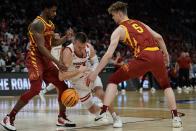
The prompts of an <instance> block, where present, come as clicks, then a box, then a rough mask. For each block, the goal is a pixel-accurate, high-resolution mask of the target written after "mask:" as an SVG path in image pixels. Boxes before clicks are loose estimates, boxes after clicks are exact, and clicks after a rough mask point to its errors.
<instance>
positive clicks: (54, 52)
mask: <svg viewBox="0 0 196 131" xmlns="http://www.w3.org/2000/svg"><path fill="white" fill-rule="evenodd" d="M66 36H67V42H66V43H64V44H65V45H68V44H67V43H69V44H70V43H71V41H72V40H73V37H74V30H73V29H72V28H68V29H67V30H66ZM55 38H56V39H58V38H60V35H59V34H58V33H55ZM63 46H64V45H63ZM61 48H62V45H59V46H56V47H53V48H52V50H51V54H52V55H53V56H54V57H55V58H56V59H57V60H59V57H60V51H61ZM65 82H66V84H67V85H68V87H70V85H71V83H70V82H69V81H65ZM53 89H55V86H54V85H53V84H52V83H50V84H49V85H48V86H47V87H46V88H44V89H43V90H41V91H40V93H39V96H40V98H41V100H42V101H43V102H45V97H44V96H45V94H46V93H47V92H49V91H51V90H53Z"/></svg>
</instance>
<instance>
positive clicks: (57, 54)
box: [51, 45, 62, 60]
mask: <svg viewBox="0 0 196 131" xmlns="http://www.w3.org/2000/svg"><path fill="white" fill-rule="evenodd" d="M61 48H62V46H61V45H59V46H55V47H53V48H52V50H51V54H52V56H54V57H55V58H56V59H57V60H59V58H60V52H61Z"/></svg>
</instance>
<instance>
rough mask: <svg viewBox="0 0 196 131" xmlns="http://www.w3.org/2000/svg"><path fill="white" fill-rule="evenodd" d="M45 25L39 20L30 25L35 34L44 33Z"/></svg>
mask: <svg viewBox="0 0 196 131" xmlns="http://www.w3.org/2000/svg"><path fill="white" fill-rule="evenodd" d="M44 28H45V27H44V24H43V22H42V21H41V20H39V19H34V20H33V22H32V23H31V24H30V29H31V30H32V31H35V32H39V33H40V32H43V31H44Z"/></svg>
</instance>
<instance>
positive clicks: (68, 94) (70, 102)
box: [61, 88, 79, 107]
mask: <svg viewBox="0 0 196 131" xmlns="http://www.w3.org/2000/svg"><path fill="white" fill-rule="evenodd" d="M61 101H62V103H63V105H64V106H66V107H73V106H75V105H76V104H77V103H78V101H79V94H78V92H77V91H76V89H74V88H69V89H67V90H65V91H64V92H63V93H62V95H61Z"/></svg>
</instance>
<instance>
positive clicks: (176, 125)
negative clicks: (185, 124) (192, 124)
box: [172, 116, 182, 128]
mask: <svg viewBox="0 0 196 131" xmlns="http://www.w3.org/2000/svg"><path fill="white" fill-rule="evenodd" d="M172 126H173V128H180V127H182V120H181V118H180V117H178V116H177V117H174V118H173V119H172Z"/></svg>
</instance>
